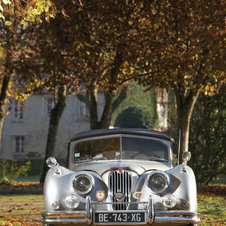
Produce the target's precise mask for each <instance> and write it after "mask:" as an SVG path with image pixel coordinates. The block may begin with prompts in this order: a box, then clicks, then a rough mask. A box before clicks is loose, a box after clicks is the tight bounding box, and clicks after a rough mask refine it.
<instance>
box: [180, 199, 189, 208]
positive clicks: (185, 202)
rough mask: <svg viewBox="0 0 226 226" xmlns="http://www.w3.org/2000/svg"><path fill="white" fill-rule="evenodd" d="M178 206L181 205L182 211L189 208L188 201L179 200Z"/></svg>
mask: <svg viewBox="0 0 226 226" xmlns="http://www.w3.org/2000/svg"><path fill="white" fill-rule="evenodd" d="M180 204H181V206H182V208H184V209H188V207H189V202H188V200H185V199H181V200H180Z"/></svg>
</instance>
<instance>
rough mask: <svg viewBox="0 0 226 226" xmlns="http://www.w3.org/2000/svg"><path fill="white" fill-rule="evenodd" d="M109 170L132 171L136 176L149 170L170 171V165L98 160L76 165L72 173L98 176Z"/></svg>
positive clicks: (151, 162)
mask: <svg viewBox="0 0 226 226" xmlns="http://www.w3.org/2000/svg"><path fill="white" fill-rule="evenodd" d="M111 168H113V169H114V168H124V169H129V168H130V169H132V170H133V171H134V172H136V173H137V174H138V175H141V174H142V173H144V172H145V171H149V170H162V171H166V170H169V169H171V167H170V165H169V164H168V163H165V162H156V161H141V160H120V161H118V160H117V161H115V160H112V161H111V160H110V161H106V160H103V161H102V160H99V161H87V162H83V163H78V164H76V165H75V166H74V167H73V169H72V170H73V171H76V172H78V171H86V170H88V171H95V172H97V173H98V174H99V175H102V174H103V173H104V172H105V171H108V170H109V169H111Z"/></svg>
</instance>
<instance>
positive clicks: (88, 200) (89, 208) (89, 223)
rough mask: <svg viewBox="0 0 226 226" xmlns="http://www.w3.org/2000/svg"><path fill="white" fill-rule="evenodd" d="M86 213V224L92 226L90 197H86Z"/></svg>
mask: <svg viewBox="0 0 226 226" xmlns="http://www.w3.org/2000/svg"><path fill="white" fill-rule="evenodd" d="M86 211H87V217H86V223H87V224H88V225H91V224H92V205H91V197H90V196H87V197H86Z"/></svg>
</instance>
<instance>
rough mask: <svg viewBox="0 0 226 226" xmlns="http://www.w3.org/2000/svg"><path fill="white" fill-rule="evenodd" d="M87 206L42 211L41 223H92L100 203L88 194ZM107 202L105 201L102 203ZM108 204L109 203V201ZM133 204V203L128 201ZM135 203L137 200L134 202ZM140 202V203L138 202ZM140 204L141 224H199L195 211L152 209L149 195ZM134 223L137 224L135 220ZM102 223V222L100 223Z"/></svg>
mask: <svg viewBox="0 0 226 226" xmlns="http://www.w3.org/2000/svg"><path fill="white" fill-rule="evenodd" d="M86 202H87V206H86V211H44V212H42V213H41V215H42V223H43V224H54V225H59V224H69V223H73V224H79V225H81V226H82V225H92V224H93V208H92V206H93V205H101V203H97V202H92V201H91V198H90V197H89V196H88V197H87V199H86ZM104 204H107V203H104ZM109 204H110V203H109ZM111 204H112V203H111ZM130 204H133V203H130ZM136 204H137V202H136ZM139 204H140V203H139ZM141 204H143V205H145V204H146V207H147V208H146V209H145V213H146V220H147V222H146V223H142V224H143V225H151V224H153V225H158V224H174V225H177V224H178V225H181V224H189V223H194V224H199V223H200V219H199V214H197V213H195V212H188V211H175V210H172V211H154V205H153V198H152V197H151V196H150V198H149V203H148V202H143V203H142V202H141ZM95 213H97V211H95ZM106 224H107V225H111V224H110V223H106ZM115 224H118V225H120V224H121V225H126V224H127V225H128V224H129V225H131V224H132V223H131V222H130V223H127V222H124V223H118V222H117V223H114V225H115ZM135 224H138V223H137V222H136V223H135ZM102 225H104V223H103V224H102Z"/></svg>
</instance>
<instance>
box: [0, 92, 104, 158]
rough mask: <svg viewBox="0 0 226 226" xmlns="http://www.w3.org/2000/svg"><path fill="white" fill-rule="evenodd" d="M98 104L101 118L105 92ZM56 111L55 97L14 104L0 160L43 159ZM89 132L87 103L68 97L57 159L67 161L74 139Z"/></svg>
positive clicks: (39, 96) (38, 96) (42, 96)
mask: <svg viewBox="0 0 226 226" xmlns="http://www.w3.org/2000/svg"><path fill="white" fill-rule="evenodd" d="M98 101H99V103H98V106H99V109H98V111H99V115H101V114H102V112H101V111H102V109H103V103H104V95H103V93H101V92H100V93H99V100H98ZM52 108H53V96H51V95H50V94H34V95H32V96H30V97H29V98H28V99H27V100H25V101H24V103H21V102H17V101H12V106H11V110H10V114H9V115H8V116H6V117H5V120H4V125H3V131H2V140H1V149H0V158H4V159H10V160H13V159H43V158H44V156H45V148H46V140H47V134H48V128H49V116H50V111H51V109H52ZM89 129H90V122H89V112H88V110H87V108H86V105H85V103H84V102H82V101H80V100H79V99H78V98H77V96H75V95H71V96H68V98H67V99H66V108H65V109H64V112H63V115H62V117H61V119H60V124H59V128H58V134H57V139H56V140H57V142H56V148H55V157H56V158H59V159H66V158H67V145H68V142H69V140H70V139H71V137H72V136H74V135H75V134H76V133H78V132H81V131H85V130H89Z"/></svg>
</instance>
